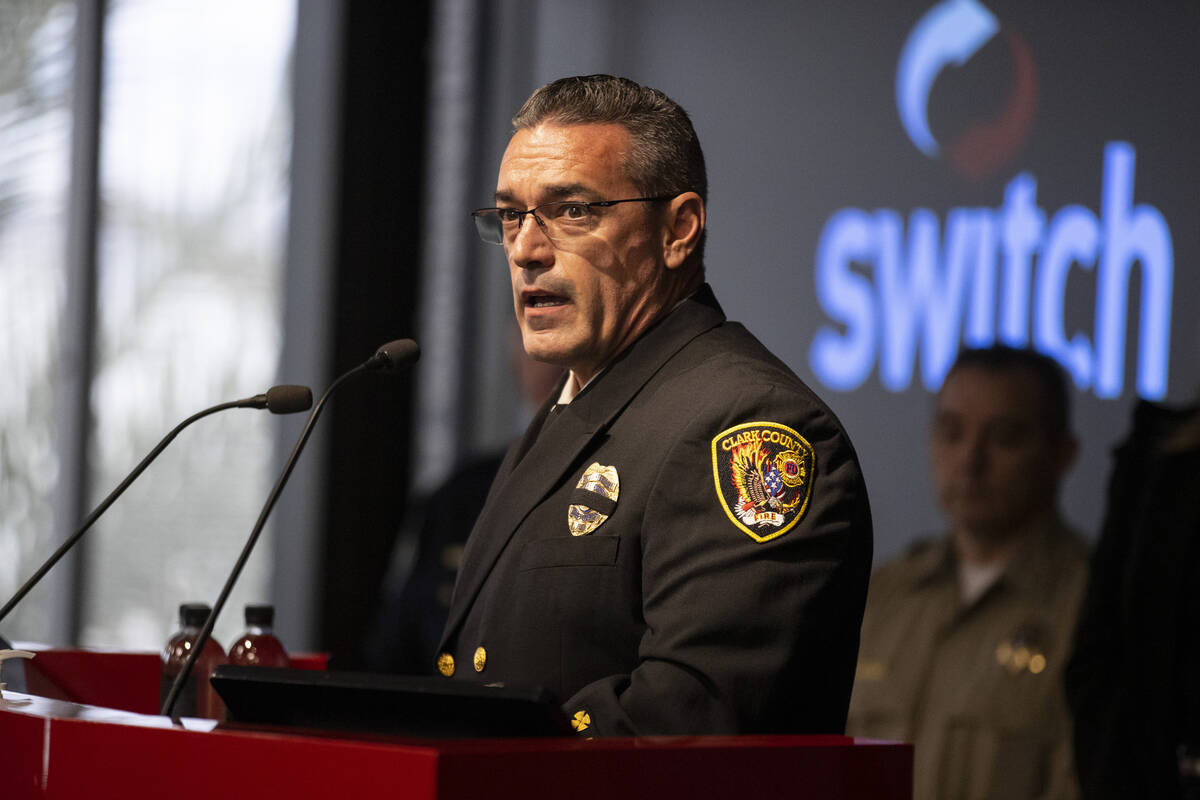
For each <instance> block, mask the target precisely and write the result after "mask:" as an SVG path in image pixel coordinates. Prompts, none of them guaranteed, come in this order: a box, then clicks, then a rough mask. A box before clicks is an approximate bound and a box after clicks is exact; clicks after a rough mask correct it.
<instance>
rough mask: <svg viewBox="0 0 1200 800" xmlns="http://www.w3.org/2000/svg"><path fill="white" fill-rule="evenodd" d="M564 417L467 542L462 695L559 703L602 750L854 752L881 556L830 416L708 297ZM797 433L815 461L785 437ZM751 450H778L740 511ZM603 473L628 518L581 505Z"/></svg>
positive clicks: (458, 657) (452, 620)
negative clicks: (865, 619)
mask: <svg viewBox="0 0 1200 800" xmlns="http://www.w3.org/2000/svg"><path fill="white" fill-rule="evenodd" d="M556 396H557V395H556ZM551 406H552V403H548V404H547V405H546V406H545V407H543V408H542V409H541V411H540V412H539V413H538V415H537V416H536V417H535V418H534V420H533V422H532V423H531V425H530V428H529V430H528V431H527V432H526V434H525V436H524V437H523V438H522V439H521V440H520V441H519V442H517V444H515V445H514V446H513V448H512V449H511V450H510V451H509V453H508V454H507V456H506V458H505V461H504V463H503V464H502V465H501V467H500V471H499V473H498V475H497V478H496V481H495V483H494V484H493V485H492V489H491V492H490V494H489V496H488V500H487V503H486V504H485V506H484V509H483V511H482V512H481V513H480V516H479V519H478V521H477V522H476V524H475V527H474V529H473V530H472V532H471V536H470V538H469V540H468V543H467V547H466V552H465V553H464V557H463V564H462V568H461V570H460V572H459V576H458V581H457V584H456V587H455V594H454V600H453V603H452V605H451V609H450V616H449V620H448V622H447V627H446V632H445V634H444V635H443V640H442V645H441V648H440V649H441V650H442V651H444V652H445V653H446V654H448V656H450V657H452V658H453V663H454V667H453V673H454V677H455V678H456V679H468V680H475V681H479V682H483V683H504V684H506V685H509V686H514V685H522V686H542V687H545V688H547V689H550V690H551V691H552V692H555V693H557V695H558V696H559V697H560V698H566V702H565V703H564V708H565V710H566V711H567V713H568V715H569V716H572V717H573V718H574V719H575V726H576V728H577V729H578V730H579V731H580V732H581V733H583V734H585V735H593V734H598V735H627V734H651V733H722V732H730V733H732V732H797V733H800V732H828V733H833V732H839V733H840V732H841V731H842V730H843V727H844V725H845V717H846V708H847V704H848V702H849V696H850V688H851V682H852V680H853V674H854V666H855V660H856V656H857V650H858V631H859V625H860V623H861V620H862V612H863V604H864V601H865V596H866V587H867V579H868V575H869V572H870V561H871V545H872V542H871V517H870V510H869V507H868V504H867V494H866V489H865V486H864V484H863V480H862V476H861V473H860V471H859V466H858V462H857V459H856V456H855V454H854V450H853V448H852V446H851V444H850V441H849V439H848V438H847V436H846V433H845V432H844V431H843V430H842V427H841V425H840V424H839V422H838V421H837V419H836V418H835V417H834V415H833V413H832V412H831V411H830V410H829V409H828V408H827V407H826V406H825V405H824V404H823V403H822V402H821V401H820V400H819V399H818V398H817V397H816V396H815V395H814V394H813V393H812V391H811V390H809V389H808V387H807V386H805V385H804V384H803V383H802V382H801V381H800V380H799V379H798V378H797V377H796V376H795V375H794V374H792V372H791V371H790V370H788V369H787V367H786V366H784V365H783V363H782V362H780V361H779V360H778V359H776V358H775V357H774V356H772V355H771V354H770V353H769V352H767V350H766V349H765V348H764V347H763V346H762V345H761V344H760V343H759V342H758V341H757V340H756V339H755V338H754V337H753V336H752V335H750V334H749V333H748V332H747V331H746V330H745V328H743V327H742V326H741V325H738V324H736V323H728V322H726V321H725V317H724V314H723V312H722V311H721V309H720V306H719V305H718V304H717V302H716V300H715V298H713V296H712V293H711V291H710V290H709V289H708V287H707V286H706V287H704V288H702V289H701V290H700V291H699V292H698V293H697V294H696V295H695V296H694V297H693V298H692V299H690V300H687V301H685V302H684V303H683V304H681V305H680V306H679V307H678V308H677V309H675V310H674V311H673V312H672V313H671V314H669V315H668V316H667V317H665V318H664V319H663V320H661V321H660V322H659V323H657V324H656V325H655V326H654V327H653V328H652V329H651V330H649V331H648V332H647V333H646V334H644V335H643V336H642V337H641V338H640V339H639V340H638V341H637V342H635V343H634V344H633V345H632V346H631V347H630V348H629V349H627V350H626V351H625V352H624V353H623V354H622V355H621V357H619V359H618V360H617V361H616V362H615V363H613V364H612V365H611V366H610V367H609V368H608V369H607V371H605V372H604V373H602V374H601V375H600V376H599V377H598V378H596V379H595V380H594V381H593V382H592V383H591V384H590V385H589V386H587V387H586V388H585V389H584V391H582V392H581V393H580V394H579V395H578V396H577V397H576V398H575V399H574V400H573V401H572V402H571V403H570V405H567V406H564V407H561V409H560V410H558V411H555V412H554V413H553V414H550V409H551ZM747 423H760V424H757V425H748V426H747V427H744V428H742V427H739V426H743V425H746V424H747ZM785 426H786V427H785ZM731 429H735V430H731ZM785 430H791V431H792V432H794V433H798V434H799V436H800V437H802V441H803V443H797V442H796V441H791V440H790V434H783V435H781V436H773V435H772V432H775V433H779V432H781V431H785ZM747 431H751V432H753V431H759V432H760V433H762V434H763V436H764V438H773V439H775V440H776V441H775V443H774V444H772V445H771V446H770V447H767V448H765V455H766V456H769V458H767V459H766V461H764V462H763V463H762V464H761V465H760V466H761V469H760V470H759V471H758V473H757V474H758V475H760V476H765V477H764V480H762V481H759V480H758V479H757V478H755V476H754V475H750V474H749V473H744V475H743V479H742V488H741V490H739V488H738V486H736V485H735V482H734V480H733V479H732V478H731V477H730V474H729V473H730V467H729V462H730V456H731V455H732V454H736V453H737V452H740V451H738V450H736V449H734V448H733V447H732V445H733V443H734V442H735V441H737V439H736V437H737V434H738V433H739V432H742V433H744V432H747ZM754 435H757V434H754ZM779 442H785V443H786V444H787V447H786V448H785V447H784V446H783V445H781V444H779ZM754 444H755V443H754V442H751V443H750V447H751V455H753V445H754ZM806 446H807V447H808V450H807V451H806V450H805V448H806ZM785 449H787V450H788V452H787V453H785V452H784V450H785ZM743 455H744V452H743ZM759 455H760V456H762V455H763V453H762V452H760V453H759ZM806 455H811V456H812V459H811V461H808V462H805V458H804V457H805V456H806ZM771 459H775V460H774V462H772V461H771ZM744 460H745V459H744ZM751 460H753V459H751ZM772 463H774V464H777V465H779V469H778V470H776V471H775V472H774V473H773V474H770V473H771V464H772ZM593 464H598V465H601V466H605V467H611V468H613V470H615V472H616V473H617V478H618V482H619V491H618V492H617V497H616V501H615V504H611V505H606V504H605V503H604V502H603V501H600V502H591V501H589V500H588V497H595V494H594V493H593V494H589V493H588V492H587V491H586V490H581V489H579V488H577V485H578V484H579V483H580V480H581V478H582V476H583V475H584V474H585V473H586V472H588V468H589V466H590V465H593ZM714 472H716V473H717V474H716V475H714ZM787 476H790V477H791V482H790V483H789V487H791V488H787V489H786V490H784V487H783V485H782V484H780V483H779V480H780V478H781V477H787ZM797 480H800V481H801V482H800V483H799V485H796V486H791V484H795V483H796V481H797ZM750 483H755V484H756V485H757V487H758V494H756V495H755V497H757V498H758V499H759V500H763V497H762V492H761V489H762V486H763V485H765V484H769V486H771V487H775V488H776V489H778V490H781V492H782V493H781V494H779V495H778V497H779V498H781V499H783V500H786V501H787V502H786V503H784V504H783V505H782V506H775V505H772V506H771V507H770V508H774V509H775V510H776V511H777V512H778V514H777V516H776V517H771V516H770V513H767V514H766V515H765V516H764V517H763V519H765V520H767V521H763V522H758V523H755V522H753V520H754V519H757V518H755V517H753V516H751V517H749V519H750V520H752V522H749V523H748V522H745V521H744V519H743V518H742V517H741V516H740V515H741V514H744V513H750V514H751V515H752V514H753V513H754V511H755V509H753V508H750V509H749V511H748V512H747V510H746V508H749V506H750V505H752V502H751V501H748V500H747V502H745V503H744V504H743V505H744V506H745V508H739V499H740V500H746V497H745V496H743V497H741V498H739V496H738V493H739V491H742V494H743V495H748V494H754V493H755V489H754V487H753V486H750V487H749V488H747V487H748V484H750ZM804 492H807V495H806V496H805V498H804V502H803V503H802V504H801V503H800V502H799V501H800V495H801V494H803V493H804ZM589 502H591V505H590V506H588V507H590V508H593V509H597V510H601V511H607V512H610V513H608V518H607V519H606V520H605V521H604V522H603V523H602V524H601V525H600V526H599V527H598V528H597V529H595V530H594V531H592V532H590V533H588V534H586V535H578V536H573V535H571V533H570V531H569V530H568V524H567V519H568V508H569V507H570V506H571V505H572V504H576V505H584V506H587V505H588V503H589ZM780 509H782V510H780ZM758 510H766V511H768V512H769V511H770V509H769V508H768V506H767V505H765V504H761V505H760V506H758ZM771 520H774V521H771ZM760 539H761V541H760ZM441 666H442V667H443V668H445V669H444V671H446V672H448V671H450V669H449V659H448V658H447V657H446V656H443V658H442V664H441Z"/></svg>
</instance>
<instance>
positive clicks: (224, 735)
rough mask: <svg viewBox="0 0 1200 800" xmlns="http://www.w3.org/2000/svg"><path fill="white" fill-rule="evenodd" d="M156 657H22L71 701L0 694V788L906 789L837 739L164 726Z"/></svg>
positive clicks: (622, 793) (883, 762)
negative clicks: (426, 734) (407, 735)
mask: <svg viewBox="0 0 1200 800" xmlns="http://www.w3.org/2000/svg"><path fill="white" fill-rule="evenodd" d="M39 661H41V664H40V665H39V664H38V662H39ZM157 661H158V658H157V656H155V655H153V654H114V653H82V652H81V651H49V652H46V653H41V654H39V655H38V656H37V658H35V659H34V660H33V661H32V662H26V663H27V664H28V665H29V666H30V667H31V669H30V673H31V678H30V680H29V688H30V690H31V691H43V689H50V690H52V693H55V694H57V695H58V696H64V695H67V696H70V699H65V700H64V699H51V698H47V697H42V696H39V695H35V694H19V693H13V692H7V691H6V692H5V699H6V700H7V701H11V702H10V703H9V704H6V705H4V706H3V707H0V785H2V786H3V787H4V792H3V796H4V797H5V798H14V800H16V798H27V797H28V798H35V797H36V798H42V797H46V798H77V797H88V798H97V797H121V798H126V797H142V796H170V797H171V798H172V800H186V799H187V798H193V797H194V798H205V800H208V799H209V798H214V797H273V798H279V797H285V796H286V797H289V798H300V797H322V798H330V797H332V798H338V797H355V798H359V797H395V798H417V799H418V800H423V799H424V798H431V799H432V798H464V800H465V799H466V798H470V799H471V800H478V798H481V797H489V798H493V797H517V796H521V797H539V796H550V795H551V794H552V793H553V794H555V795H560V794H561V795H565V796H568V797H571V798H572V799H573V800H575V799H578V798H604V800H612V798H631V797H633V798H636V797H647V798H651V797H652V798H655V800H664V798H688V799H689V800H696V799H697V798H716V797H740V796H745V795H761V796H767V797H772V798H775V797H781V798H782V797H794V798H822V799H823V800H824V799H828V800H836V799H837V798H852V799H854V800H857V799H858V798H863V799H865V798H884V799H885V800H886V799H888V798H897V799H900V798H911V796H912V788H911V787H912V748H911V746H910V745H905V744H896V743H891V742H873V741H866V740H862V739H857V740H856V739H851V738H849V737H845V736H701V737H678V736H670V737H650V738H638V739H595V740H577V739H572V738H562V739H554V738H550V739H475V740H416V739H401V738H396V737H383V736H366V735H352V734H330V733H327V732H321V731H297V730H290V729H289V730H275V731H264V730H257V729H249V728H243V727H239V726H236V725H229V724H223V725H216V724H215V723H212V722H210V721H205V720H184V721H183V723H182V724H176V723H173V722H172V721H171V720H170V719H168V718H166V717H160V716H155V715H154V714H153V713H135V712H136V711H138V710H139V709H144V708H145V707H146V705H147V704H150V705H154V704H156V703H157V696H158V672H157ZM34 665H38V666H37V667H34ZM152 665H153V666H154V669H153V670H151V669H150V667H151V666H152ZM309 665H310V666H318V667H319V666H320V663H319V661H316V662H309ZM48 673H49V674H48ZM50 674H53V675H54V676H55V677H54V678H53V679H52V678H51V677H50ZM34 675H36V677H33V676H34ZM48 683H53V686H48V685H47V684H48ZM64 683H65V684H67V685H66V686H64V685H63V684H64ZM147 683H148V684H149V685H148V686H147ZM85 687H86V688H85ZM88 694H90V695H91V696H85V695H88ZM88 703H92V704H91V705H89V704H88ZM113 706H120V707H121V708H114V707H113Z"/></svg>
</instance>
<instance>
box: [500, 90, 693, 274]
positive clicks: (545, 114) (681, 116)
mask: <svg viewBox="0 0 1200 800" xmlns="http://www.w3.org/2000/svg"><path fill="white" fill-rule="evenodd" d="M544 122H551V123H556V124H559V125H586V124H601V125H602V124H615V125H620V126H621V127H623V128H625V130H626V131H628V132H629V138H630V141H631V147H630V151H629V155H628V157H627V159H626V164H625V169H626V172H627V173H628V175H629V179H630V180H631V181H632V182H633V184H634V186H636V187H637V188H638V191H639V192H641V193H642V195H643V196H645V197H659V196H667V195H677V194H682V193H683V192H695V193H696V194H698V195H700V198H701V199H702V200H703V201H704V202H705V203H707V202H708V173H707V172H706V171H705V168H704V152H703V151H702V150H701V149H700V139H699V137H698V136H696V130H695V128H693V127H692V121H691V119H690V118H689V117H688V115H687V112H686V111H684V110H683V108H682V107H681V106H680V105H679V104H678V103H676V102H675V101H674V100H672V99H671V98H669V97H667V96H666V95H665V94H663V93H662V92H660V91H658V90H657V89H651V88H649V87H646V86H642V85H640V84H637V83H634V82H633V81H631V80H629V79H628V78H617V77H614V76H612V75H578V76H575V77H572V78H559V79H558V80H556V81H553V82H551V83H548V84H546V85H545V86H543V87H542V88H540V89H538V90H537V91H535V92H534V93H533V94H532V95H530V96H529V99H528V100H526V101H525V104H524V105H522V106H521V110H520V111H518V112H517V114H516V116H514V117H513V119H512V124H513V129H514V130H517V131H519V130H522V129H525V128H533V127H536V126H538V125H540V124H542V123H544ZM613 199H615V198H613ZM704 238H705V237H704V236H703V235H702V236H701V239H700V243H699V245H698V246H697V248H696V252H695V253H694V254H693V255H694V256H695V257H696V258H697V260H701V261H702V260H703V252H704Z"/></svg>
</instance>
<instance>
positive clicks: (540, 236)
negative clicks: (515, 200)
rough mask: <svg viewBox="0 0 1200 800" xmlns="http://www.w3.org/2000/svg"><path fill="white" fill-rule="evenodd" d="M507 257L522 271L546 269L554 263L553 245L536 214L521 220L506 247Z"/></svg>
mask: <svg viewBox="0 0 1200 800" xmlns="http://www.w3.org/2000/svg"><path fill="white" fill-rule="evenodd" d="M508 257H509V259H510V260H511V261H512V263H513V264H515V265H516V266H518V267H521V268H522V269H538V268H540V267H548V266H550V265H551V264H552V263H553V262H554V243H553V242H551V241H550V237H548V236H547V235H546V229H545V228H544V227H543V225H542V221H541V220H540V219H538V218H537V215H536V214H533V213H529V214H527V215H526V216H525V219H522V220H521V222H520V225H519V227H518V228H517V232H516V235H514V236H513V238H512V242H511V243H509V245H508Z"/></svg>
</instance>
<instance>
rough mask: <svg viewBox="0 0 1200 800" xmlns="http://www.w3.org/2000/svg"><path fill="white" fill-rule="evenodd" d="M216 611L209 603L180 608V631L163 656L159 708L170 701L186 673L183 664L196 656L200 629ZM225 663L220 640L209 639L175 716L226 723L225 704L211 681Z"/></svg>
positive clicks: (190, 677)
mask: <svg viewBox="0 0 1200 800" xmlns="http://www.w3.org/2000/svg"><path fill="white" fill-rule="evenodd" d="M211 610H212V609H211V608H210V607H209V606H208V604H207V603H184V604H183V605H181V606H179V625H180V629H179V630H178V631H176V632H175V634H174V635H173V636H172V637H171V639H170V640H169V641H168V642H167V646H166V647H165V648H163V652H162V663H163V668H162V684H161V690H160V693H159V705H161V704H162V702H163V701H165V700H166V699H167V694H168V693H169V692H170V691H171V686H172V684H174V683H175V678H176V676H178V675H179V673H180V672H181V671H182V670H183V663H184V662H185V661H187V659H188V655H189V654H190V653H191V652H192V646H193V645H194V644H195V643H196V639H197V638H198V637H199V635H200V629H201V628H203V627H204V622H205V621H206V620H207V619H208V614H209V612H210V611H211ZM224 663H225V650H224V648H222V647H221V645H220V644H218V643H217V640H216V639H213V638H212V637H209V639H208V641H207V642H205V643H204V650H203V651H201V653H200V657H199V658H197V659H196V663H195V664H194V665H193V667H192V674H191V675H189V676H188V679H187V683H185V684H184V685H183V689H182V690H181V691H180V692H179V697H178V698H176V700H175V709H174V713H175V715H176V716H180V717H206V718H208V719H216V720H224V719H225V704H224V703H223V702H222V701H221V698H220V696H219V695H218V694H217V693H216V691H214V690H213V688H212V684H211V683H209V681H208V678H209V676H210V675H212V671H213V670H214V669H216V667H217V665H218V664H224Z"/></svg>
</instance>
